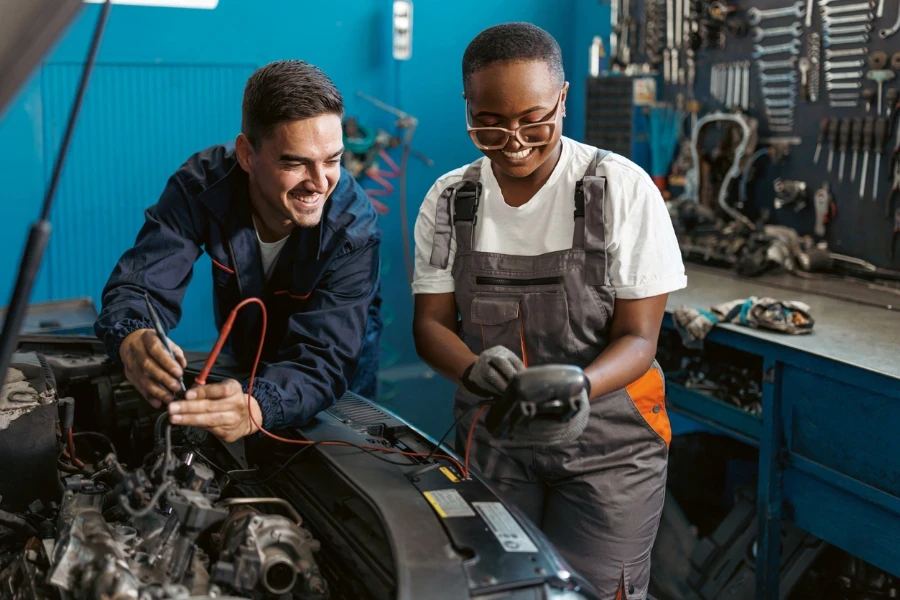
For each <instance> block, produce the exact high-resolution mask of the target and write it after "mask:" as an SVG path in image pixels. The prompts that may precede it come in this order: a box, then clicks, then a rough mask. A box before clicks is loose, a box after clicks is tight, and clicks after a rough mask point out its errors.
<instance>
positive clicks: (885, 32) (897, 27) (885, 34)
mask: <svg viewBox="0 0 900 600" xmlns="http://www.w3.org/2000/svg"><path fill="white" fill-rule="evenodd" d="M898 31H900V6H898V13H897V22H896V23H894V26H893V27H891V28H890V29H882V30H881V31H879V32H878V35H879V37H881V39H886V38H889V37H891V36H892V35H894V34H895V33H897V32H898Z"/></svg>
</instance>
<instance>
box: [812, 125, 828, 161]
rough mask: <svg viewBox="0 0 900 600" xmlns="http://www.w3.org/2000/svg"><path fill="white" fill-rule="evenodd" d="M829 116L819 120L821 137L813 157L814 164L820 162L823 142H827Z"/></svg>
mask: <svg viewBox="0 0 900 600" xmlns="http://www.w3.org/2000/svg"><path fill="white" fill-rule="evenodd" d="M828 131H829V130H828V117H825V118H824V119H822V120H821V121H819V139H818V141H817V142H816V154H815V156H814V157H813V164H814V165H817V164H819V156H820V155H821V154H822V144H823V143H824V142H825V136H826V135H828Z"/></svg>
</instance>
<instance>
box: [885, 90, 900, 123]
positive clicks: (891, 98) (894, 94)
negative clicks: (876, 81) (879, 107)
mask: <svg viewBox="0 0 900 600" xmlns="http://www.w3.org/2000/svg"><path fill="white" fill-rule="evenodd" d="M898 98H900V90H898V89H897V88H891V89H889V90H888V91H886V92H885V93H884V101H885V106H886V107H887V118H888V119H890V118H891V114H893V112H894V108H895V107H896V104H897V99H898Z"/></svg>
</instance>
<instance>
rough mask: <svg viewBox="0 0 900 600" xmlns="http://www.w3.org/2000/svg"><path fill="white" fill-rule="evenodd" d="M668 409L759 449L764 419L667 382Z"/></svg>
mask: <svg viewBox="0 0 900 600" xmlns="http://www.w3.org/2000/svg"><path fill="white" fill-rule="evenodd" d="M666 409H667V410H671V411H675V412H677V413H679V414H682V415H684V416H686V417H689V418H690V419H693V420H694V421H697V422H698V423H702V424H703V425H706V426H708V427H711V428H713V429H716V430H718V431H721V432H723V433H725V434H727V435H730V436H731V437H733V438H735V439H738V440H740V441H742V442H745V443H748V444H752V445H754V446H759V440H760V439H761V437H762V428H763V421H762V417H760V416H757V415H752V414H750V413H748V412H746V411H743V410H741V409H739V408H737V407H735V406H730V405H728V404H725V403H724V402H722V401H721V400H718V399H716V398H713V397H712V396H708V395H706V394H701V393H700V392H695V391H694V390H691V389H688V388H686V387H684V386H683V385H680V384H677V383H673V382H670V381H667V382H666Z"/></svg>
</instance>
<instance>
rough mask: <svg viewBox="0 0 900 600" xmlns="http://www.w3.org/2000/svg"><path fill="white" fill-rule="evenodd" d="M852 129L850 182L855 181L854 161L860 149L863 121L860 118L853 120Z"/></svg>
mask: <svg viewBox="0 0 900 600" xmlns="http://www.w3.org/2000/svg"><path fill="white" fill-rule="evenodd" d="M852 129H853V133H852V141H853V163H852V164H851V165H850V181H856V164H857V163H856V159H857V158H858V157H859V151H860V149H861V148H862V135H863V120H862V119H861V118H857V119H853V126H852Z"/></svg>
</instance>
